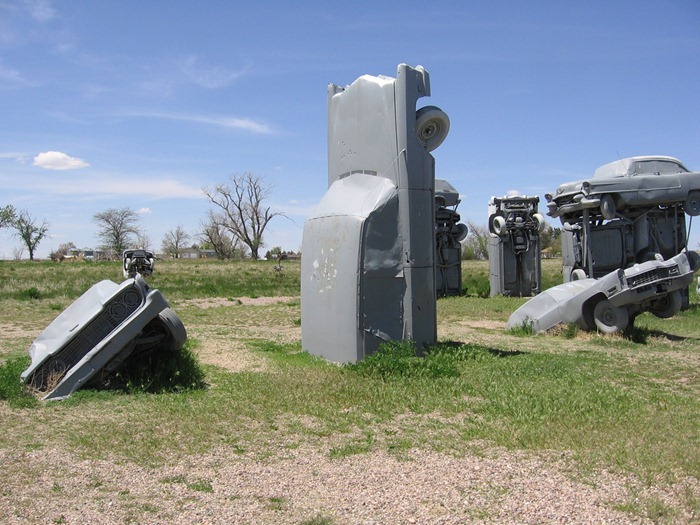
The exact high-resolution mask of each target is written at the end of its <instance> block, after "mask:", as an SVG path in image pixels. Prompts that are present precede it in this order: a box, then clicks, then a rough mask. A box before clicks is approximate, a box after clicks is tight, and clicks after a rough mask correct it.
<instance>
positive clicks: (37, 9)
mask: <svg viewBox="0 0 700 525" xmlns="http://www.w3.org/2000/svg"><path fill="white" fill-rule="evenodd" d="M23 5H24V8H25V9H26V10H27V12H28V13H29V15H30V16H31V17H32V18H33V19H35V20H37V21H39V22H48V21H49V20H51V19H52V18H53V17H54V16H55V15H56V10H55V9H54V8H53V7H52V5H51V0H24V2H23Z"/></svg>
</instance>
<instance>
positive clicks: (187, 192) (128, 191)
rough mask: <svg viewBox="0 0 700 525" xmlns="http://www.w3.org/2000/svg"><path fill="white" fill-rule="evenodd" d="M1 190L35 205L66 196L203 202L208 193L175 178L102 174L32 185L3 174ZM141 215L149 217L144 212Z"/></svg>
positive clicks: (41, 179)
mask: <svg viewBox="0 0 700 525" xmlns="http://www.w3.org/2000/svg"><path fill="white" fill-rule="evenodd" d="M0 187H2V188H3V189H5V190H6V192H8V193H9V192H12V194H13V195H14V196H15V197H14V198H15V199H17V200H21V199H22V198H23V196H24V195H25V194H26V195H31V199H32V200H34V201H37V200H41V199H44V198H48V197H51V198H53V197H56V196H66V197H70V198H72V199H76V200H83V201H92V200H102V199H118V198H122V197H123V198H137V197H138V198H140V197H145V198H149V199H159V200H160V199H170V198H176V199H203V198H204V193H202V189H201V188H200V187H199V186H197V187H195V186H190V185H188V184H186V183H183V182H181V181H179V180H175V179H173V178H158V177H155V176H153V175H152V174H149V175H143V176H141V175H138V174H132V175H130V176H129V177H125V176H124V175H123V174H113V173H98V174H91V175H90V176H89V177H86V176H85V175H82V174H79V173H78V172H66V173H65V174H63V175H61V176H60V177H55V176H52V177H48V176H37V177H35V178H33V179H32V180H31V182H30V183H28V181H27V179H26V178H25V177H23V176H16V175H9V174H2V172H0ZM140 213H148V211H147V210H145V209H144V210H141V211H140Z"/></svg>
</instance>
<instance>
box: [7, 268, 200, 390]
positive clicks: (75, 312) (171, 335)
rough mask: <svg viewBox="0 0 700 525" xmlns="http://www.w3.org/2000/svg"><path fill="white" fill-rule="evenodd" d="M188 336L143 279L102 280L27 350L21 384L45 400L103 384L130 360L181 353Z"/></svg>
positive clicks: (65, 311) (173, 314) (168, 308)
mask: <svg viewBox="0 0 700 525" xmlns="http://www.w3.org/2000/svg"><path fill="white" fill-rule="evenodd" d="M186 340H187V331H186V330H185V327H184V325H183V324H182V321H180V319H179V318H178V317H177V315H176V314H175V312H173V310H171V309H170V306H169V305H168V302H167V301H166V300H165V298H164V297H163V295H162V294H161V293H160V292H159V291H158V290H155V289H152V288H151V287H150V286H149V285H148V284H147V283H146V281H145V280H144V279H143V277H141V275H138V274H137V275H135V276H134V277H133V278H130V279H127V280H126V281H124V282H122V283H121V284H116V283H114V282H112V281H109V280H104V281H100V282H99V283H97V284H95V285H94V286H92V287H91V288H90V289H89V290H88V291H87V292H85V293H84V294H83V295H82V296H80V297H79V298H78V299H77V300H76V301H75V302H74V303H73V304H71V305H70V306H69V307H68V308H66V309H65V310H64V311H63V312H61V314H60V315H59V316H58V317H56V319H54V321H53V322H52V323H51V324H50V325H49V326H48V327H46V329H44V331H43V332H42V333H41V334H39V336H38V337H37V338H36V339H35V340H34V342H33V343H32V345H31V346H30V348H29V356H30V358H31V364H30V365H29V368H27V369H26V370H25V371H24V372H23V373H22V374H21V376H20V377H21V381H23V382H24V383H26V384H28V385H29V386H31V387H32V388H33V389H35V390H37V391H39V392H41V394H42V395H43V397H42V399H44V400H58V399H64V398H66V397H68V396H70V395H71V394H72V393H73V392H74V391H76V390H77V389H79V388H82V387H85V386H91V385H94V384H99V383H100V382H101V381H102V380H103V379H104V378H107V377H109V376H110V375H111V374H112V373H113V372H115V371H117V370H118V369H119V367H120V366H121V365H122V364H123V363H124V361H125V360H126V359H127V358H132V359H136V358H138V357H140V356H143V355H145V354H147V353H149V352H154V351H177V350H179V349H180V348H182V346H183V345H184V344H185V341H186Z"/></svg>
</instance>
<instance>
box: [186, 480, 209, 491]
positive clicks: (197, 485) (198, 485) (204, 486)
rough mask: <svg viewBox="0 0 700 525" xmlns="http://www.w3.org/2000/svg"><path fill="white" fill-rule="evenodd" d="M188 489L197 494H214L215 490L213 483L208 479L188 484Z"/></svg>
mask: <svg viewBox="0 0 700 525" xmlns="http://www.w3.org/2000/svg"><path fill="white" fill-rule="evenodd" d="M187 488H188V489H190V490H194V491H196V492H206V493H211V492H214V488H213V487H212V485H211V481H209V480H208V479H198V480H197V481H193V482H192V483H188V484H187Z"/></svg>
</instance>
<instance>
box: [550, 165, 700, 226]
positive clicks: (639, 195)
mask: <svg viewBox="0 0 700 525" xmlns="http://www.w3.org/2000/svg"><path fill="white" fill-rule="evenodd" d="M545 199H546V200H547V208H548V210H549V211H548V212H547V214H548V215H549V216H551V217H559V218H560V220H561V222H562V223H563V224H564V223H566V222H572V221H574V220H575V219H576V218H578V217H579V216H580V215H581V214H582V212H583V210H586V209H587V210H589V212H590V213H592V214H593V215H600V216H601V217H602V218H603V219H607V220H611V219H614V218H615V217H616V216H617V215H618V213H624V212H625V211H626V210H634V209H637V208H647V209H650V208H653V207H656V206H659V205H661V206H671V205H682V206H683V210H684V211H685V213H687V214H688V215H691V216H697V215H700V172H692V171H690V170H689V169H688V168H686V167H685V166H684V165H683V163H682V162H681V161H680V160H678V159H676V158H674V157H666V156H646V157H629V158H626V159H620V160H616V161H614V162H610V163H608V164H605V165H604V166H601V167H600V168H598V169H597V170H596V171H595V173H594V174H593V177H592V178H590V179H586V180H579V181H574V182H567V183H565V184H561V185H560V186H559V187H557V189H556V191H555V192H554V193H553V194H550V193H548V194H546V195H545Z"/></svg>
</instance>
